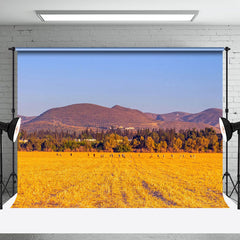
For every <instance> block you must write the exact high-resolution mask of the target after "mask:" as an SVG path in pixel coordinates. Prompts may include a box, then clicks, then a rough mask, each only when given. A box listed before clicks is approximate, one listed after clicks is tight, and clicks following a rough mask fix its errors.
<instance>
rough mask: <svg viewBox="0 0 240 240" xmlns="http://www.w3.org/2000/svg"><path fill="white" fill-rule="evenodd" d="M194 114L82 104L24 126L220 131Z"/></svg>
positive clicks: (46, 114) (51, 111) (53, 111)
mask: <svg viewBox="0 0 240 240" xmlns="http://www.w3.org/2000/svg"><path fill="white" fill-rule="evenodd" d="M199 114H200V113H199ZM206 114H207V113H206ZM190 115H194V114H188V113H181V112H175V113H169V114H157V117H155V119H154V118H153V117H152V116H151V115H149V114H146V113H143V112H141V111H139V110H136V109H130V108H125V107H121V106H118V105H116V106H114V107H112V108H108V107H103V106H99V105H95V104H88V103H82V104H73V105H69V106H65V107H59V108H52V109H49V110H48V111H46V112H44V113H42V114H41V115H39V116H37V117H34V118H32V119H31V120H30V121H25V122H23V125H22V128H23V129H26V130H27V131H35V130H53V131H54V130H57V131H61V130H64V131H66V130H68V131H81V130H83V129H85V128H87V127H88V128H92V129H109V128H110V127H114V128H135V129H141V128H150V129H152V128H165V129H166V128H175V129H176V130H180V129H192V128H196V129H204V128H205V127H213V128H214V129H215V130H217V128H215V127H214V126H211V125H210V124H209V123H207V122H201V121H204V119H203V118H204V117H203V115H201V114H200V115H197V114H195V115H196V116H193V117H192V118H190ZM188 116H189V118H187V119H186V120H187V121H184V120H183V118H184V117H188ZM211 116H212V115H211ZM195 121H198V122H195ZM208 121H210V119H209V120H208ZM211 122H214V121H211Z"/></svg>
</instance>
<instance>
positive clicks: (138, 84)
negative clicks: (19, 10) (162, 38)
mask: <svg viewBox="0 0 240 240" xmlns="http://www.w3.org/2000/svg"><path fill="white" fill-rule="evenodd" d="M75 103H93V104H98V105H102V106H106V107H112V106H114V105H116V104H117V105H121V106H124V107H130V108H136V109H139V110H141V111H143V112H152V113H168V112H173V111H184V112H190V113H195V112H199V111H202V110H205V109H207V108H211V107H214V108H215V107H216V108H222V53H221V52H19V53H18V113H19V114H20V115H25V116H34V115H39V114H41V113H42V112H44V111H46V110H48V109H50V108H54V107H61V106H66V105H70V104H75Z"/></svg>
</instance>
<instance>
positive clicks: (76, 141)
mask: <svg viewBox="0 0 240 240" xmlns="http://www.w3.org/2000/svg"><path fill="white" fill-rule="evenodd" d="M18 150H19V151H47V152H50V151H56V152H73V151H76V152H86V151H89V152H95V151H98V152H101V151H106V152H131V151H133V152H203V153H204V152H222V136H221V134H218V133H216V132H215V130H213V129H212V128H205V129H203V130H196V129H191V130H190V129H187V130H180V131H178V132H177V131H176V130H175V129H166V130H164V129H152V130H150V129H142V130H137V131H132V130H122V129H109V130H107V131H103V130H102V131H93V130H91V129H86V130H84V131H82V132H80V133H76V132H73V133H71V132H68V131H66V132H64V131H62V132H56V131H43V130H41V131H35V132H31V133H29V132H27V131H25V130H21V132H20V134H19V141H18Z"/></svg>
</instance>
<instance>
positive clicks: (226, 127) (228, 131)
mask: <svg viewBox="0 0 240 240" xmlns="http://www.w3.org/2000/svg"><path fill="white" fill-rule="evenodd" d="M219 125H220V130H221V133H222V136H223V141H225V142H228V141H229V140H230V139H231V138H232V134H233V132H235V131H237V133H238V170H237V183H236V184H235V185H234V184H233V190H232V192H231V194H230V196H231V195H232V193H233V192H234V190H235V191H236V193H237V196H238V205H237V207H238V209H240V122H236V123H230V122H229V121H228V120H227V119H226V118H219Z"/></svg>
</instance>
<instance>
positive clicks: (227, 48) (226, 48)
mask: <svg viewBox="0 0 240 240" xmlns="http://www.w3.org/2000/svg"><path fill="white" fill-rule="evenodd" d="M224 50H225V51H226V108H225V113H226V119H227V120H228V112H229V109H228V51H229V50H230V48H229V47H225V48H224ZM225 167H226V171H225V173H224V174H223V177H222V180H224V178H225V177H226V195H227V196H228V197H231V195H232V193H233V191H234V190H236V188H235V187H234V181H233V179H232V177H231V175H230V173H229V172H228V142H226V166H225ZM228 178H229V179H230V181H231V183H232V185H233V191H232V192H231V194H230V195H228ZM236 191H237V190H236Z"/></svg>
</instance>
